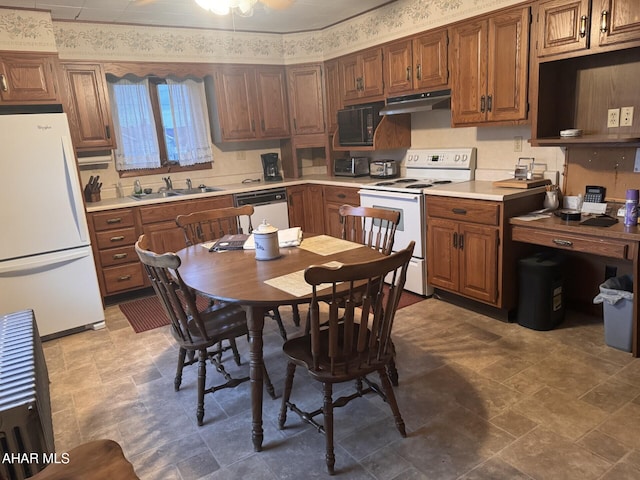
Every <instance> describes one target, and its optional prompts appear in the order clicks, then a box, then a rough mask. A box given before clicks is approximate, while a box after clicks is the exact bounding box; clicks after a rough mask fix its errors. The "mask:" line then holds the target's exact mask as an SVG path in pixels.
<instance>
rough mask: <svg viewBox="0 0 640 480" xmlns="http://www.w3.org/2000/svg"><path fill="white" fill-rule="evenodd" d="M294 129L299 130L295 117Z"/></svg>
mask: <svg viewBox="0 0 640 480" xmlns="http://www.w3.org/2000/svg"><path fill="white" fill-rule="evenodd" d="M293 129H294V130H296V131H297V130H298V124H297V123H296V119H295V118H294V119H293Z"/></svg>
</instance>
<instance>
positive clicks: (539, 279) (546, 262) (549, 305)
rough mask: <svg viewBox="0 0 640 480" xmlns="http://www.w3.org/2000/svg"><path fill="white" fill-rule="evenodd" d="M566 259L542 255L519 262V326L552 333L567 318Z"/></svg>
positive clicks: (550, 254) (553, 255)
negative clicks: (565, 298)
mask: <svg viewBox="0 0 640 480" xmlns="http://www.w3.org/2000/svg"><path fill="white" fill-rule="evenodd" d="M563 264H564V257H563V256H561V255H558V254H556V253H546V252H545V253H538V254H536V255H534V256H532V257H527V258H522V259H520V260H519V261H518V280H519V295H518V315H517V319H518V323H519V324H520V325H522V326H523V327H527V328H531V329H533V330H552V329H553V328H554V327H556V326H557V325H558V324H559V323H560V322H562V320H563V319H564V286H563V276H562V266H563Z"/></svg>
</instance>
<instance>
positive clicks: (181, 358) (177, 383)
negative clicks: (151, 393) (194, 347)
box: [173, 348, 187, 392]
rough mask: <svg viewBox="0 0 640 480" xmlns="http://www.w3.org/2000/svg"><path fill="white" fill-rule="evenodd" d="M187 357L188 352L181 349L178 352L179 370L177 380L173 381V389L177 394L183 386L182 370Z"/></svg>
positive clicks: (177, 370)
mask: <svg viewBox="0 0 640 480" xmlns="http://www.w3.org/2000/svg"><path fill="white" fill-rule="evenodd" d="M186 357H187V351H186V350H185V349H184V348H181V349H180V351H179V352H178V368H177V369H176V378H174V379H173V388H174V390H175V391H176V392H177V391H178V390H180V385H182V369H183V368H184V359H185V358H186Z"/></svg>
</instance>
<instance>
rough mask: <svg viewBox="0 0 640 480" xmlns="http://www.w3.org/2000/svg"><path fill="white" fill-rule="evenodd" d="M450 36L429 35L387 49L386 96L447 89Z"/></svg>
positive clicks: (385, 67) (439, 32)
mask: <svg viewBox="0 0 640 480" xmlns="http://www.w3.org/2000/svg"><path fill="white" fill-rule="evenodd" d="M447 44H448V32H447V30H446V29H444V30H438V31H434V32H429V33H426V34H423V35H419V36H417V37H414V38H412V39H405V40H400V41H398V42H393V43H390V44H388V45H386V46H385V47H384V79H385V94H386V96H392V95H402V94H409V93H418V92H424V91H428V90H430V89H436V88H445V87H447V86H448V83H449V70H448V50H447Z"/></svg>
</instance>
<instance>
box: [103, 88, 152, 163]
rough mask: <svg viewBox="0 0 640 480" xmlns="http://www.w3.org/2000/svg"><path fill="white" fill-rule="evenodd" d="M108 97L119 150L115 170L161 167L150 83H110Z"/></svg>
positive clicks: (116, 151)
mask: <svg viewBox="0 0 640 480" xmlns="http://www.w3.org/2000/svg"><path fill="white" fill-rule="evenodd" d="M109 96H110V98H111V111H112V114H113V123H114V126H115V128H114V130H115V135H116V142H117V146H118V148H117V149H116V150H115V157H116V168H117V169H118V170H134V169H139V168H158V167H160V150H159V148H158V137H157V133H156V125H155V120H154V118H153V110H152V108H151V97H150V96H149V80H148V79H140V80H135V81H132V80H128V79H125V78H121V79H118V80H117V81H115V82H109Z"/></svg>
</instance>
